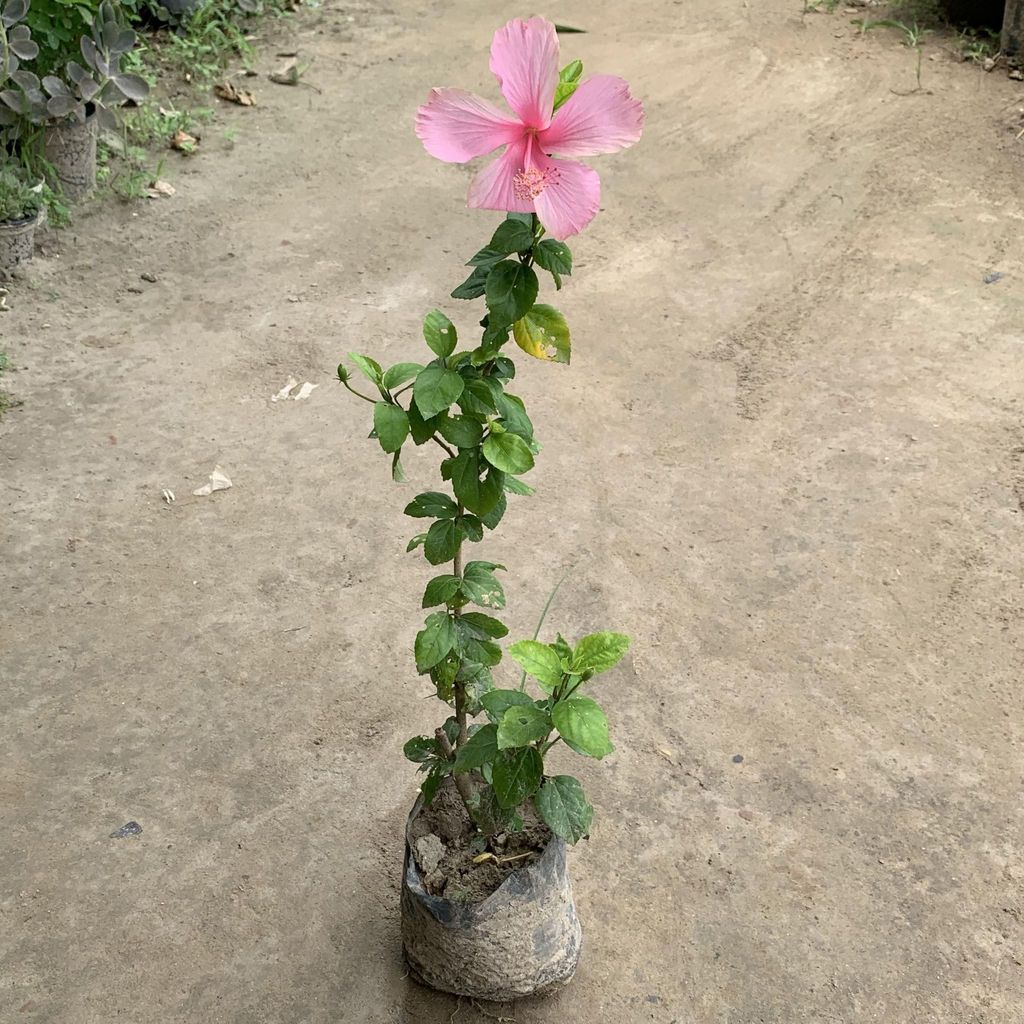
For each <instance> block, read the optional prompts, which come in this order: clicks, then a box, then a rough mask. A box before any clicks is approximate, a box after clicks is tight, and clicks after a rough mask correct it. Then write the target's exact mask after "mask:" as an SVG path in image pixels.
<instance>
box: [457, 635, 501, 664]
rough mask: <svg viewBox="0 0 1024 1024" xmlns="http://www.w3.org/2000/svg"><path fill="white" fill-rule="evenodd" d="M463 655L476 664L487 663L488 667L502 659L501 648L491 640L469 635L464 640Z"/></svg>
mask: <svg viewBox="0 0 1024 1024" xmlns="http://www.w3.org/2000/svg"><path fill="white" fill-rule="evenodd" d="M461 651H462V656H463V657H464V658H465V660H466V661H467V662H471V663H472V664H473V665H474V666H478V665H485V666H487V667H488V668H490V667H492V666H494V665H497V664H498V663H499V662H500V661H501V648H500V647H499V646H498V645H497V644H494V643H491V641H490V640H475V639H473V638H472V637H469V638H467V639H465V640H463V642H462V647H461Z"/></svg>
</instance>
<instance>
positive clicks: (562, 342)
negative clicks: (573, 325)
mask: <svg viewBox="0 0 1024 1024" xmlns="http://www.w3.org/2000/svg"><path fill="white" fill-rule="evenodd" d="M512 334H513V335H514V336H515V339H516V344H517V345H518V346H519V347H520V348H521V349H522V350H523V351H524V352H526V353H527V354H528V355H531V356H533V357H534V358H535V359H544V360H547V361H549V362H554V363H568V362H569V357H570V355H571V354H572V346H571V342H570V338H569V325H568V324H567V323H566V322H565V317H564V316H562V314H561V313H559V312H558V310H557V309H555V308H554V307H553V306H545V305H543V304H539V305H536V306H534V307H533V308H532V309H531V310H530V311H529V312H528V313H527V314H526V315H525V316H524V317H523V318H522V319H521V320H517V321H516V322H515V323H514V324H513V325H512Z"/></svg>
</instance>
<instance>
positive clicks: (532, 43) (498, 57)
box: [491, 18, 558, 128]
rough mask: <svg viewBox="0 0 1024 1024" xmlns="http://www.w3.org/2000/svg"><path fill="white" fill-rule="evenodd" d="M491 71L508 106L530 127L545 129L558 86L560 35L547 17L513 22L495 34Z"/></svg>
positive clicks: (549, 118) (549, 121)
mask: <svg viewBox="0 0 1024 1024" xmlns="http://www.w3.org/2000/svg"><path fill="white" fill-rule="evenodd" d="M491 71H493V72H494V75H495V77H496V78H497V79H498V85H499V86H501V92H502V95H503V96H504V97H505V100H506V101H507V103H508V105H509V106H510V107H511V108H512V109H513V110H514V111H515V112H516V113H517V114H518V115H519V116H520V118H521V119H522V120H523V122H524V123H525V124H526V125H527V126H528V127H530V128H546V127H547V126H548V125H549V124H550V123H551V108H552V106H553V105H554V102H555V86H556V85H557V84H558V36H557V35H556V34H555V26H554V25H552V24H551V22H550V21H547V20H546V19H544V18H530V20H529V21H520V20H518V19H516V20H515V21H510V22H509V23H508V24H507V25H505V26H504V28H499V29H498V31H497V32H495V33H494V41H493V42H492V43H491Z"/></svg>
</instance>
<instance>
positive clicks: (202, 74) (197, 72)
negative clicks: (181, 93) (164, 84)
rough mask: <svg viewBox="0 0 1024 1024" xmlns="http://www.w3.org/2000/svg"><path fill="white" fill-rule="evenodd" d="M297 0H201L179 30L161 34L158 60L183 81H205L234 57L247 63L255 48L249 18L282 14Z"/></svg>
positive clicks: (298, 2) (204, 82) (208, 80)
mask: <svg viewBox="0 0 1024 1024" xmlns="http://www.w3.org/2000/svg"><path fill="white" fill-rule="evenodd" d="M298 6H300V0H202V2H201V3H200V4H199V6H198V7H196V9H195V10H194V11H192V13H191V14H189V15H188V16H187V17H186V18H185V20H184V21H183V22H182V25H181V29H180V31H178V32H172V33H168V34H167V35H165V36H162V38H161V41H160V44H159V47H158V48H156V47H155V48H154V49H158V57H159V62H160V63H161V64H162V65H163V66H164V67H165V68H166V69H167V70H171V71H174V72H176V73H177V74H180V75H181V77H182V78H184V79H185V81H186V82H198V83H200V84H206V83H209V82H211V81H213V79H215V78H217V77H218V76H219V75H221V74H223V72H224V69H225V68H226V67H227V66H228V64H229V63H230V62H231V61H233V60H241V61H242V63H243V65H245V66H246V67H249V65H250V64H251V62H252V58H253V54H254V50H253V45H252V36H251V35H250V34H249V32H248V29H249V28H250V27H251V24H252V19H255V18H259V17H263V16H274V17H283V16H285V15H287V14H288V13H290V12H291V11H292V10H294V9H295V8H296V7H298Z"/></svg>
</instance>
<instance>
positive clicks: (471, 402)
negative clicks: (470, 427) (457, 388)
mask: <svg viewBox="0 0 1024 1024" xmlns="http://www.w3.org/2000/svg"><path fill="white" fill-rule="evenodd" d="M500 395H501V384H500V383H498V381H496V380H493V379H492V378H490V377H473V378H471V379H470V380H467V381H466V389H465V391H463V393H462V396H461V397H460V398H459V408H460V409H461V410H462V411H463V412H464V413H466V414H467V415H469V416H491V415H493V414H494V413H496V412H497V411H498V398H499V397H500Z"/></svg>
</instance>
